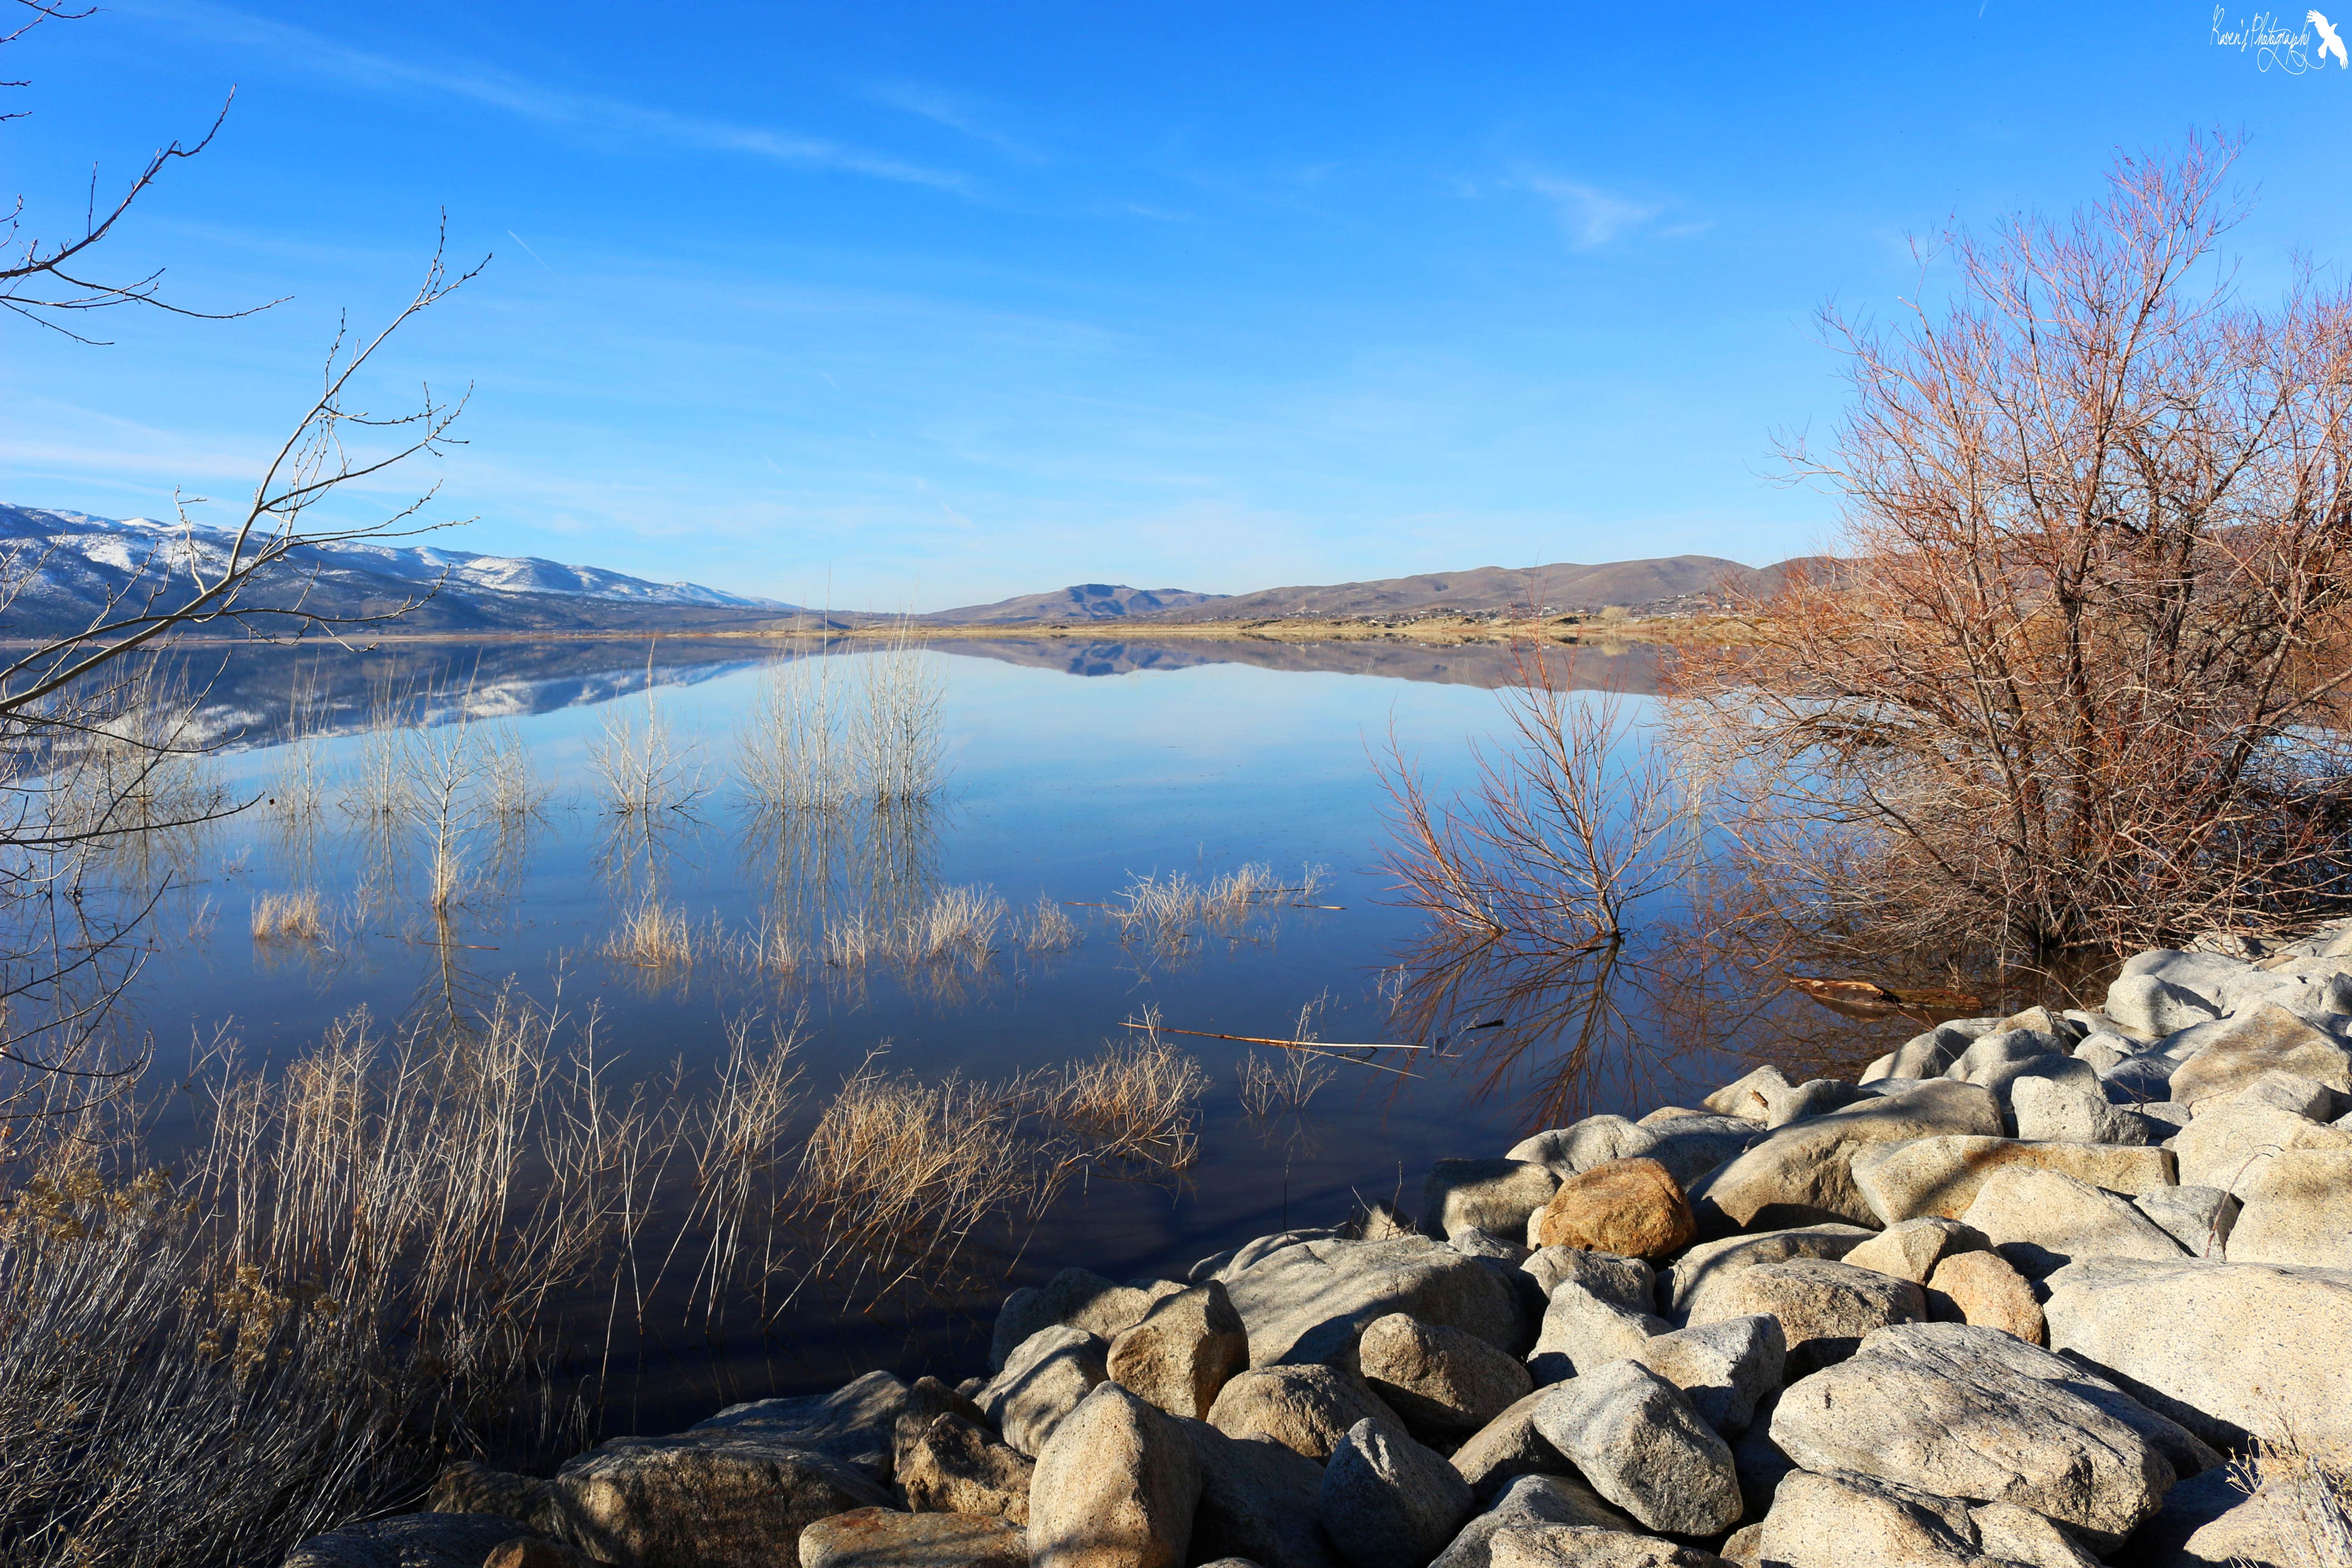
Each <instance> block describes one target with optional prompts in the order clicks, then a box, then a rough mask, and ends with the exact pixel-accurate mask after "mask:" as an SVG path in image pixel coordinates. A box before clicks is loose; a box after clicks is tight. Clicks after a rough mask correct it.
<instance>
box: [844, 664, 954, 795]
mask: <svg viewBox="0 0 2352 1568" xmlns="http://www.w3.org/2000/svg"><path fill="white" fill-rule="evenodd" d="M857 672H858V675H859V678H860V682H861V685H862V687H863V691H862V693H861V695H862V696H863V698H864V701H863V703H862V704H861V705H860V706H859V708H858V709H857V710H856V717H855V720H854V722H853V725H852V728H851V731H850V736H849V744H850V748H851V750H852V752H854V753H855V755H856V759H857V769H858V778H859V783H860V784H861V786H862V787H863V789H864V791H865V793H866V796H867V798H868V799H870V800H872V801H873V802H875V803H876V804H877V805H884V806H888V805H898V804H901V803H915V804H920V803H922V802H926V801H929V800H930V799H931V798H932V797H933V796H934V795H937V794H938V793H939V790H940V766H941V758H940V708H941V707H942V706H943V704H944V703H945V701H946V699H947V686H946V679H945V677H944V674H943V672H942V670H941V668H940V662H939V659H938V658H937V656H935V655H933V654H930V653H928V652H926V651H925V649H924V647H923V643H922V639H921V637H919V635H918V634H917V633H916V631H915V628H914V626H913V624H912V623H911V622H908V621H901V622H900V623H899V624H898V626H897V627H896V628H895V629H894V630H893V631H892V632H891V633H890V634H889V635H888V636H887V637H886V638H885V640H884V642H883V644H882V646H881V647H879V648H878V649H877V650H876V651H874V652H872V653H867V654H863V655H860V656H859V658H858V661H857Z"/></svg>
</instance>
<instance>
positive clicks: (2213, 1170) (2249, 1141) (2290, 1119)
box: [2172, 1100, 2352, 1192]
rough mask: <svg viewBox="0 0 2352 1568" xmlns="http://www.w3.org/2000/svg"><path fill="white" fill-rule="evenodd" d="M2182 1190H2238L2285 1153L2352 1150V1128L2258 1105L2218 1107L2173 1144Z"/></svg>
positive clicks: (2182, 1132) (2243, 1102)
mask: <svg viewBox="0 0 2352 1568" xmlns="http://www.w3.org/2000/svg"><path fill="white" fill-rule="evenodd" d="M2172 1149H2173V1152H2174V1153H2175V1154H2177V1155H2178V1156H2179V1160H2180V1182H2181V1184H2182V1185H2183V1186H2193V1187H2219V1188H2221V1190H2222V1191H2223V1192H2235V1191H2237V1189H2238V1187H2239V1185H2240V1184H2242V1183H2243V1182H2245V1181H2246V1179H2247V1178H2248V1177H2250V1176H2252V1174H2253V1173H2254V1171H2255V1169H2256V1168H2257V1167H2259V1166H2260V1165H2261V1164H2262V1163H2263V1162H2264V1161H2266V1160H2268V1159H2269V1158H2270V1157H2271V1156H2272V1155H2273V1154H2275V1153H2277V1152H2279V1151H2281V1150H2283V1149H2352V1129H2347V1128H2342V1127H2331V1126H2329V1125H2328V1124H2327V1123H2326V1122H2324V1121H2312V1120H2311V1119H2310V1118H2309V1117H2306V1116H2297V1115H2295V1114H2294V1112H2293V1111H2289V1110H2280V1109H2279V1108H2278V1107H2276V1106H2274V1105H2264V1104H2262V1103H2260V1102H2259V1101H2251V1100H2233V1101H2231V1102H2230V1103H2228V1104H2226V1105H2219V1106H2215V1107H2214V1108H2212V1109H2211V1110H2207V1111H2206V1112H2205V1113H2204V1114H2203V1115H2201V1116H2200V1117H2198V1118H2197V1119H2196V1120H2195V1121H2191V1122H2190V1123H2189V1125H2188V1126H2186V1127H2184V1128H2182V1129H2181V1130H2180V1131H2179V1133H2177V1134H2176V1135H2175V1136H2174V1137H2173V1140H2172Z"/></svg>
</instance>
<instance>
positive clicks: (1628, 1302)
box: [1519, 1247, 1658, 1312]
mask: <svg viewBox="0 0 2352 1568" xmlns="http://www.w3.org/2000/svg"><path fill="white" fill-rule="evenodd" d="M1519 1267H1520V1268H1522V1269H1524V1270H1525V1271H1526V1272H1527V1273H1528V1274H1529V1275H1531V1276H1533V1277H1534V1279H1535V1282H1536V1285H1537V1287H1538V1289H1540V1290H1541V1291H1542V1292H1543V1296H1544V1299H1545V1300H1547V1301H1549V1300H1550V1299H1551V1293H1552V1292H1553V1291H1555V1290H1557V1289H1559V1288H1560V1286H1561V1285H1562V1284H1563V1283H1566V1282H1568V1281H1570V1280H1573V1281H1574V1282H1576V1283H1577V1284H1579V1285H1581V1286H1583V1287H1584V1288H1585V1289H1587V1290H1590V1291H1591V1292H1592V1293H1593V1294H1594V1295H1596V1296H1598V1297H1600V1298H1601V1300H1604V1301H1612V1302H1614V1303H1616V1304H1617V1305H1618V1306H1620V1307H1622V1308H1624V1309H1625V1310H1627V1311H1629V1312H1646V1311H1649V1310H1652V1309H1653V1308H1654V1307H1655V1306H1656V1305H1657V1298H1658V1284H1657V1275H1656V1273H1655V1271H1654V1270H1653V1269H1652V1268H1650V1266H1649V1265H1648V1264H1647V1263H1644V1262H1643V1261H1642V1260H1641V1259H1640V1258H1620V1257H1618V1256H1617V1255H1616V1254H1615V1253H1613V1252H1588V1251H1586V1250H1585V1249H1584V1248H1582V1247H1544V1248H1542V1249H1541V1250H1540V1251H1538V1252H1535V1253H1533V1254H1530V1255H1529V1256H1528V1259H1527V1261H1525V1262H1524V1263H1522V1264H1520V1265H1519Z"/></svg>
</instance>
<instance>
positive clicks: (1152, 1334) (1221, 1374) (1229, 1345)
mask: <svg viewBox="0 0 2352 1568" xmlns="http://www.w3.org/2000/svg"><path fill="white" fill-rule="evenodd" d="M1248 1369H1249V1334H1248V1332H1247V1331H1245V1330H1244V1328H1243V1327H1242V1319H1241V1314H1240V1313H1239V1312H1236V1311H1234V1304H1233V1302H1232V1300H1230V1299H1228V1298H1227V1297H1226V1295H1225V1288H1224V1287H1223V1285H1221V1284H1219V1283H1218V1282H1217V1281H1216V1280H1214V1279H1211V1280H1209V1281H1207V1282H1206V1283H1204V1284H1200V1285H1195V1286H1193V1287H1192V1289H1189V1290H1183V1291H1180V1292H1178V1293H1177V1294H1175V1295H1173V1296H1167V1297H1163V1298H1161V1299H1160V1300H1159V1301H1157V1302H1154V1303H1153V1304H1152V1308H1151V1310H1150V1311H1149V1312H1147V1313H1145V1314H1144V1316H1143V1321H1141V1322H1139V1323H1137V1324H1135V1325H1134V1326H1133V1327H1131V1328H1128V1329H1124V1330H1122V1331H1120V1332H1119V1336H1118V1338H1117V1339H1115V1340H1113V1341H1112V1342H1111V1343H1110V1354H1109V1357H1108V1361H1107V1362H1106V1370H1107V1371H1108V1374H1109V1377H1110V1380H1111V1381H1112V1382H1113V1383H1116V1384H1120V1385H1121V1386H1123V1387H1127V1388H1131V1389H1133V1390H1134V1391H1135V1392H1136V1393H1138V1394H1141V1395H1143V1397H1144V1398H1146V1399H1148V1400H1150V1401H1151V1403H1152V1404H1154V1405H1158V1406H1159V1407H1160V1409H1162V1410H1165V1411H1166V1412H1168V1414H1169V1415H1181V1416H1183V1417H1185V1418H1186V1419H1187V1420H1192V1421H1197V1420H1199V1419H1201V1418H1202V1416H1204V1415H1208V1413H1209V1406H1210V1405H1213V1404H1214V1403H1215V1402H1216V1397H1217V1391H1218V1390H1219V1389H1221V1388H1223V1387H1224V1385H1225V1384H1226V1383H1227V1382H1228V1381H1230V1380H1231V1379H1232V1377H1233V1375H1234V1373H1238V1372H1245V1371H1247V1370H1248Z"/></svg>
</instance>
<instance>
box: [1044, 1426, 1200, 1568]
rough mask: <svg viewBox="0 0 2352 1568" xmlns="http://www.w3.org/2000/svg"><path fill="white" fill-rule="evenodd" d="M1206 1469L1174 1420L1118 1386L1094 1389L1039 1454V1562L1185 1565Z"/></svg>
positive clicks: (1156, 1567)
mask: <svg viewBox="0 0 2352 1568" xmlns="http://www.w3.org/2000/svg"><path fill="white" fill-rule="evenodd" d="M1200 1501H1201V1467H1200V1461H1199V1459H1198V1458H1197V1457H1196V1456H1195V1454H1194V1451H1193V1447H1192V1441H1191V1439H1190V1438H1188V1437H1187V1436H1185V1434H1184V1428H1183V1427H1182V1426H1180V1425H1178V1423H1177V1421H1176V1418H1175V1417H1173V1416H1171V1415H1165V1414H1163V1413H1162V1412H1161V1411H1160V1410H1158V1409H1157V1408H1155V1407H1154V1406H1152V1405H1149V1404H1146V1403H1145V1402H1144V1401H1143V1400H1142V1399H1141V1398H1139V1397H1138V1396H1137V1395H1136V1394H1132V1393H1129V1391H1128V1390H1127V1389H1124V1388H1121V1387H1120V1386H1119V1385H1118V1384H1115V1383H1106V1384H1101V1385H1099V1386H1098V1387H1097V1388H1096V1389H1095V1391H1094V1392H1093V1393H1091V1394H1087V1397H1086V1398H1085V1399H1084V1400H1083V1401H1081V1402H1080V1404H1079V1405H1078V1407H1077V1408H1076V1410H1073V1411H1071V1412H1070V1414H1069V1415H1068V1416H1067V1418H1066V1419H1065V1420H1064V1421H1063V1422H1062V1423H1061V1425H1060V1426H1057V1427H1055V1431H1054V1435H1053V1436H1052V1437H1051V1438H1049V1439H1048V1440H1047V1441H1046V1444H1045V1451H1044V1452H1043V1453H1041V1454H1039V1455H1038V1456H1037V1477H1036V1480H1035V1482H1034V1484H1033V1485H1032V1486H1031V1488H1030V1491H1029V1548H1030V1558H1031V1561H1032V1562H1034V1563H1036V1564H1037V1568H1182V1564H1183V1563H1184V1562H1185V1559H1186V1552H1187V1549H1188V1548H1189V1547H1190V1546H1191V1544H1192V1515H1193V1511H1194V1510H1195V1509H1197V1508H1198V1507H1199V1506H1200Z"/></svg>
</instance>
